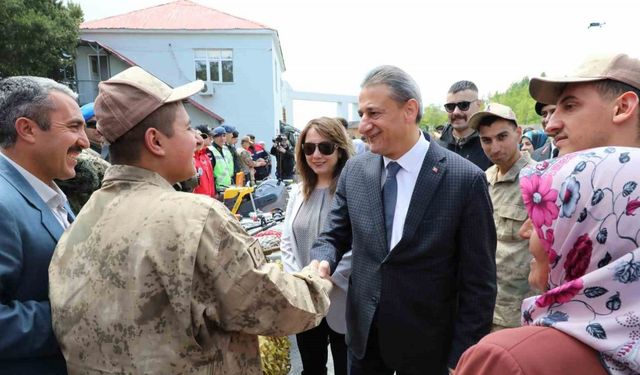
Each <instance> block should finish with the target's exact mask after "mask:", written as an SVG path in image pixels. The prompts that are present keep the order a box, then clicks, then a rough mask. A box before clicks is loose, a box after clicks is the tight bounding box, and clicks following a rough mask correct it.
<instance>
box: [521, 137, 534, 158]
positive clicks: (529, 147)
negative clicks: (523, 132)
mask: <svg viewBox="0 0 640 375" xmlns="http://www.w3.org/2000/svg"><path fill="white" fill-rule="evenodd" d="M520 149H521V150H522V151H526V152H528V153H529V154H533V144H532V143H531V140H530V139H529V138H527V137H523V138H522V140H521V141H520Z"/></svg>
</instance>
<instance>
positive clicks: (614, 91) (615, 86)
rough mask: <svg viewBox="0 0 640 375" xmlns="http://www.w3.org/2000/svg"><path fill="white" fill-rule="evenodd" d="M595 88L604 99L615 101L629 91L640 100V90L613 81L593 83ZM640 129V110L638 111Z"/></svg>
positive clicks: (639, 135) (639, 126) (639, 127)
mask: <svg viewBox="0 0 640 375" xmlns="http://www.w3.org/2000/svg"><path fill="white" fill-rule="evenodd" d="M593 87H594V88H595V89H596V91H598V93H599V94H600V96H601V97H602V98H605V99H608V100H612V99H615V98H616V97H617V96H619V95H622V94H624V93H625V92H629V91H630V92H632V93H634V94H636V96H637V97H638V98H640V89H638V88H636V87H633V86H631V85H627V84H626V83H623V82H620V81H614V80H612V79H605V80H602V81H595V82H593ZM638 129H640V109H638ZM638 138H639V139H640V133H639V134H638Z"/></svg>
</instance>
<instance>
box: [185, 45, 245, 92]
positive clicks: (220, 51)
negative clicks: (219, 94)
mask: <svg viewBox="0 0 640 375" xmlns="http://www.w3.org/2000/svg"><path fill="white" fill-rule="evenodd" d="M227 53H228V54H229V55H230V57H223V55H224V54H227ZM193 55H194V59H193V70H194V73H195V76H196V78H198V76H197V68H198V65H197V64H198V63H202V62H204V64H205V67H206V72H207V77H206V78H207V79H206V81H211V82H216V83H234V82H235V77H234V76H235V74H234V71H233V49H231V48H198V49H195V50H194V53H193ZM213 62H217V63H218V78H219V79H218V80H215V79H213V77H211V66H210V64H211V63H213ZM223 62H231V75H232V77H231V80H230V81H223V78H222V77H223V70H222V63H223Z"/></svg>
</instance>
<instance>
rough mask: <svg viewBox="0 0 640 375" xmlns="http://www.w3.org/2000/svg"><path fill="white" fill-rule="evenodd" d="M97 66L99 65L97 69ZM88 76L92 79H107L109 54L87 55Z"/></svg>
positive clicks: (108, 75) (97, 80)
mask: <svg viewBox="0 0 640 375" xmlns="http://www.w3.org/2000/svg"><path fill="white" fill-rule="evenodd" d="M98 66H99V67H100V68H99V69H98ZM89 77H90V79H91V80H92V81H96V82H99V81H104V80H106V79H109V77H111V75H110V74H109V56H107V55H89Z"/></svg>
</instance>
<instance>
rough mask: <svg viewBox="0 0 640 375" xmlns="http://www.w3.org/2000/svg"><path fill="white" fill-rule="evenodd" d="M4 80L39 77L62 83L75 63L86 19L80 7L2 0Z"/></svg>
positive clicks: (0, 71) (52, 0)
mask: <svg viewBox="0 0 640 375" xmlns="http://www.w3.org/2000/svg"><path fill="white" fill-rule="evenodd" d="M0 3H1V5H0V35H1V37H0V78H2V77H8V76H13V75H35V76H43V77H49V78H52V79H55V80H58V81H60V80H62V79H63V78H64V76H65V71H66V70H67V69H69V67H70V66H71V64H72V63H73V55H74V53H75V49H76V45H77V43H78V35H79V26H80V23H81V22H82V19H83V17H84V16H83V13H82V9H81V8H80V6H79V5H78V4H74V3H71V2H70V3H68V4H67V5H64V4H63V3H62V1H60V0H0Z"/></svg>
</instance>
